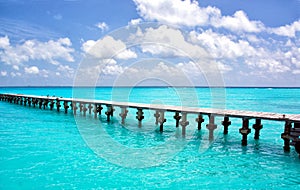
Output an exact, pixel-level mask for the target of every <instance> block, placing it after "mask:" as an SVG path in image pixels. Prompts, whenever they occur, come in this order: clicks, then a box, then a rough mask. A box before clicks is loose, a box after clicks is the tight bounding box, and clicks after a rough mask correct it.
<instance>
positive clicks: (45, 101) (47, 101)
mask: <svg viewBox="0 0 300 190" xmlns="http://www.w3.org/2000/svg"><path fill="white" fill-rule="evenodd" d="M48 103H49V100H47V99H46V100H44V102H43V107H44V109H46V107H47V106H48Z"/></svg>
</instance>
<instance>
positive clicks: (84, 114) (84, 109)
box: [82, 104, 88, 116]
mask: <svg viewBox="0 0 300 190" xmlns="http://www.w3.org/2000/svg"><path fill="white" fill-rule="evenodd" d="M87 110H88V109H87V108H86V105H85V104H83V105H82V111H83V116H86V112H87Z"/></svg>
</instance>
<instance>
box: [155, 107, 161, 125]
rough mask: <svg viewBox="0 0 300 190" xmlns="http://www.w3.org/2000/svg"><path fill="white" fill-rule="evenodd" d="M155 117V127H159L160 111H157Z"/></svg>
mask: <svg viewBox="0 0 300 190" xmlns="http://www.w3.org/2000/svg"><path fill="white" fill-rule="evenodd" d="M154 117H155V125H158V120H159V117H160V114H159V111H158V110H156V111H155V114H154Z"/></svg>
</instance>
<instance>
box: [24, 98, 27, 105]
mask: <svg viewBox="0 0 300 190" xmlns="http://www.w3.org/2000/svg"><path fill="white" fill-rule="evenodd" d="M26 104H27V98H26V97H25V98H24V106H26Z"/></svg>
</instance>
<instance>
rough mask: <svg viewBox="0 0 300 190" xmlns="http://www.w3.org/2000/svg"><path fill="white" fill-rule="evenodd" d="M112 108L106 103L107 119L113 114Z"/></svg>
mask: <svg viewBox="0 0 300 190" xmlns="http://www.w3.org/2000/svg"><path fill="white" fill-rule="evenodd" d="M113 112H114V108H113V106H112V105H107V111H106V112H105V114H106V116H107V121H108V122H109V121H110V117H111V116H113Z"/></svg>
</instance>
